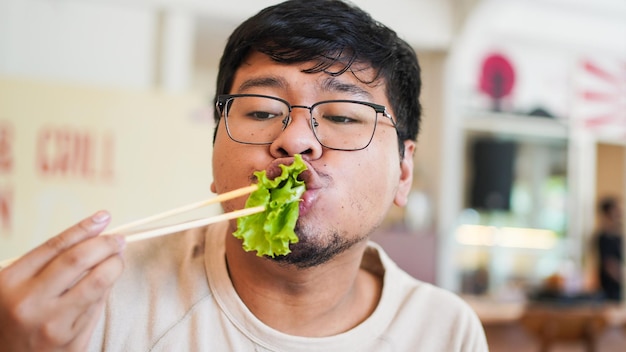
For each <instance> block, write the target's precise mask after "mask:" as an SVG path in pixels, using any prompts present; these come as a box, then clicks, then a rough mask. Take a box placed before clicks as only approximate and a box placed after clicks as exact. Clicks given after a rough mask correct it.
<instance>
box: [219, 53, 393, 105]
mask: <svg viewBox="0 0 626 352" xmlns="http://www.w3.org/2000/svg"><path fill="white" fill-rule="evenodd" d="M316 64H317V63H316V62H314V61H311V62H303V63H295V64H285V63H279V62H276V61H274V60H272V59H271V58H270V57H269V56H267V55H265V54H262V53H258V52H253V53H251V54H250V55H249V56H248V57H247V58H246V60H244V61H243V63H242V64H241V66H239V68H238V69H237V71H236V72H235V75H234V79H233V84H232V87H231V92H230V93H249V92H253V91H257V92H258V91H259V90H272V91H289V90H301V91H303V92H304V91H306V90H309V89H314V90H316V91H318V92H330V93H342V94H348V95H350V96H352V97H354V98H359V99H361V100H367V101H379V100H380V99H381V94H382V95H383V96H384V95H385V94H384V93H385V84H384V80H383V79H381V78H379V77H378V75H377V73H376V70H374V69H372V68H371V67H370V66H369V65H367V64H363V63H354V64H352V65H351V66H350V68H349V69H348V70H345V72H343V73H341V74H337V73H338V72H341V70H342V69H343V67H344V65H343V64H337V65H335V66H331V67H329V68H328V69H327V70H325V71H322V72H310V71H311V69H312V68H313V67H315V66H316ZM385 100H386V99H385ZM379 103H382V102H380V101H379Z"/></svg>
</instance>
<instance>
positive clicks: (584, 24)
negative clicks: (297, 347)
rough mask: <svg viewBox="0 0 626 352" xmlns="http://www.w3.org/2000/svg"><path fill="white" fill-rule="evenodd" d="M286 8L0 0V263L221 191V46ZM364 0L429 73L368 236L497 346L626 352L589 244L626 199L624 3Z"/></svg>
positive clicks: (242, 3)
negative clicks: (263, 13) (392, 201)
mask: <svg viewBox="0 0 626 352" xmlns="http://www.w3.org/2000/svg"><path fill="white" fill-rule="evenodd" d="M277 2H278V1H270V0H232V1H227V2H210V3H209V2H206V1H201V0H143V1H134V2H126V1H120V0H92V1H87V2H85V1H76V0H64V1H43V0H3V1H0V259H4V258H10V257H14V256H17V255H19V254H21V253H24V252H26V251H27V250H28V249H30V248H32V247H34V246H35V245H36V244H38V243H41V242H42V241H44V240H45V239H46V238H47V236H51V235H52V234H54V233H56V232H58V231H60V230H62V229H64V228H65V227H67V225H68V224H71V223H73V222H75V221H76V220H77V219H79V218H81V217H82V216H83V215H84V216H86V215H87V214H89V213H91V212H92V211H93V210H94V209H100V208H103V207H104V208H107V209H109V210H110V211H111V213H112V214H113V215H114V220H113V221H114V224H113V225H115V224H122V223H125V222H128V221H130V220H132V219H135V218H139V217H142V216H147V215H149V214H153V213H156V212H159V211H162V210H164V209H168V208H171V207H173V206H175V205H181V204H186V203H189V202H191V201H195V200H198V197H199V196H200V197H202V196H203V195H204V196H205V197H208V196H210V195H211V193H210V189H209V186H210V180H211V162H210V160H211V137H212V130H213V127H214V126H213V117H212V114H213V111H212V106H211V101H212V99H213V94H214V82H215V78H216V74H217V65H218V60H219V56H220V53H221V50H222V48H223V45H224V43H225V40H226V37H227V36H228V34H229V33H230V31H232V29H234V27H235V26H236V25H237V24H238V23H239V22H240V21H242V20H243V19H245V18H246V17H248V16H249V15H252V14H253V13H255V12H257V11H259V10H260V9H262V8H263V7H265V6H267V5H270V4H273V3H277ZM353 2H354V3H355V4H357V5H359V6H361V7H362V8H364V9H365V10H367V11H369V12H370V13H371V14H372V15H373V17H374V18H376V19H378V20H380V21H381V22H383V23H385V24H387V25H389V26H390V27H391V28H393V29H394V30H396V31H397V32H398V33H399V35H400V36H401V37H403V38H404V39H405V40H407V41H408V42H409V43H410V44H411V45H412V46H413V47H414V48H415V50H416V52H417V54H418V57H419V59H420V64H421V67H422V79H423V88H422V89H423V93H422V97H421V100H422V104H423V107H424V109H423V110H424V112H423V125H422V128H421V132H420V137H419V139H418V145H417V151H416V155H415V170H414V171H415V172H414V173H415V179H414V185H413V190H412V192H411V194H410V197H409V202H408V205H407V206H406V207H404V208H394V209H392V210H391V211H390V213H389V215H388V217H387V219H386V221H385V223H384V224H382V226H381V227H380V228H379V229H378V231H377V232H376V233H375V234H373V235H372V240H374V241H375V242H377V243H379V244H380V245H381V246H383V248H385V249H386V251H387V252H388V253H389V254H390V255H391V257H392V258H393V259H394V260H395V261H396V262H397V263H398V264H399V265H400V266H401V267H402V268H403V269H404V270H405V271H407V272H408V273H409V274H411V275H412V276H414V277H416V278H418V279H420V280H423V281H426V282H429V283H432V284H434V285H437V286H441V287H444V288H446V289H448V290H451V291H453V292H455V293H457V294H458V295H460V296H461V297H462V298H463V299H465V300H466V301H467V302H468V303H470V305H471V306H472V307H473V308H474V309H475V311H476V312H477V314H478V316H479V318H480V319H481V321H482V323H483V326H484V327H485V331H486V333H487V338H488V343H489V346H490V350H491V351H508V352H516V351H624V349H625V348H624V346H626V303H625V301H624V300H623V299H622V300H621V301H612V302H608V301H607V300H606V299H604V297H603V296H602V293H601V291H600V288H599V282H598V277H597V266H598V261H597V259H598V258H597V255H596V253H595V248H596V247H595V242H594V240H595V236H596V233H597V230H598V226H599V214H598V210H597V206H598V203H599V201H600V200H601V199H603V198H604V197H607V196H613V197H616V198H617V199H619V201H620V204H621V207H622V209H626V39H625V38H626V2H624V1H623V0H530V1H529V0H437V1H435V0H387V1H384V2H381V1H368V0H354V1H353ZM138 161H140V162H138ZM189 170H193V172H189ZM155 175H158V176H155ZM168 189H171V191H169V190H168ZM155 191H158V192H159V194H160V197H158V199H155V198H156V197H154V193H155ZM206 211H208V212H212V213H219V212H220V209H219V208H217V207H216V208H214V209H209V210H206ZM625 230H626V229H625V228H624V225H623V222H622V233H626V231H625ZM621 265H622V268H623V267H624V263H622V264H621ZM622 273H623V274H624V275H626V270H622Z"/></svg>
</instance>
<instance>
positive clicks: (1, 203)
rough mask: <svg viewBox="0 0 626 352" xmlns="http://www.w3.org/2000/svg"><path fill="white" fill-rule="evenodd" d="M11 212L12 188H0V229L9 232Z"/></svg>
mask: <svg viewBox="0 0 626 352" xmlns="http://www.w3.org/2000/svg"><path fill="white" fill-rule="evenodd" d="M12 214H13V189H10V188H2V189H0V229H1V230H2V231H3V232H5V233H10V231H11V227H12V225H13V224H12V221H11V218H12Z"/></svg>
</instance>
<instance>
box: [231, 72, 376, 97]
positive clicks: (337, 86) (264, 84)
mask: <svg viewBox="0 0 626 352" xmlns="http://www.w3.org/2000/svg"><path fill="white" fill-rule="evenodd" d="M288 86H289V84H288V83H287V81H286V80H285V79H283V78H281V77H275V76H268V77H258V78H251V79H248V80H245V81H244V82H243V83H241V84H240V85H239V89H238V91H239V92H245V91H247V90H250V89H253V88H281V89H285V88H287V87H288ZM321 90H322V91H325V92H339V93H350V94H352V95H356V96H358V97H361V98H362V99H364V100H367V101H369V100H371V99H372V94H371V93H370V92H368V91H367V90H365V89H363V88H361V87H359V86H357V85H355V84H352V83H345V82H341V81H340V80H338V79H337V78H336V77H327V78H325V79H324V80H323V81H322V84H321Z"/></svg>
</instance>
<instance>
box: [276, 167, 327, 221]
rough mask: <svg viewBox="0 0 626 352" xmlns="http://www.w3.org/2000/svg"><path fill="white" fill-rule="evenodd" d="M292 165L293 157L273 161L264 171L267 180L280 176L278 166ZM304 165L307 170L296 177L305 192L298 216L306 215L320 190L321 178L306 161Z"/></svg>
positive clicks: (280, 170)
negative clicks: (303, 185) (301, 182)
mask: <svg viewBox="0 0 626 352" xmlns="http://www.w3.org/2000/svg"><path fill="white" fill-rule="evenodd" d="M292 163H293V157H289V158H280V159H275V160H274V161H272V163H270V164H269V165H268V166H267V168H266V169H265V172H266V175H267V178H268V179H274V178H276V177H278V176H280V174H281V173H282V169H281V168H280V165H291V164H292ZM304 163H305V165H306V167H307V169H306V170H304V171H302V173H300V175H299V176H298V180H300V181H303V182H304V184H305V185H306V191H305V192H304V194H303V195H302V197H301V198H300V199H301V202H300V205H299V211H300V216H304V215H306V214H307V213H308V212H309V211H310V210H311V208H312V207H313V204H314V203H315V200H316V199H317V195H318V193H319V189H321V188H322V178H321V177H320V175H319V174H318V173H317V171H316V170H315V169H314V168H313V166H312V165H311V164H310V163H309V162H308V161H306V160H304Z"/></svg>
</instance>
